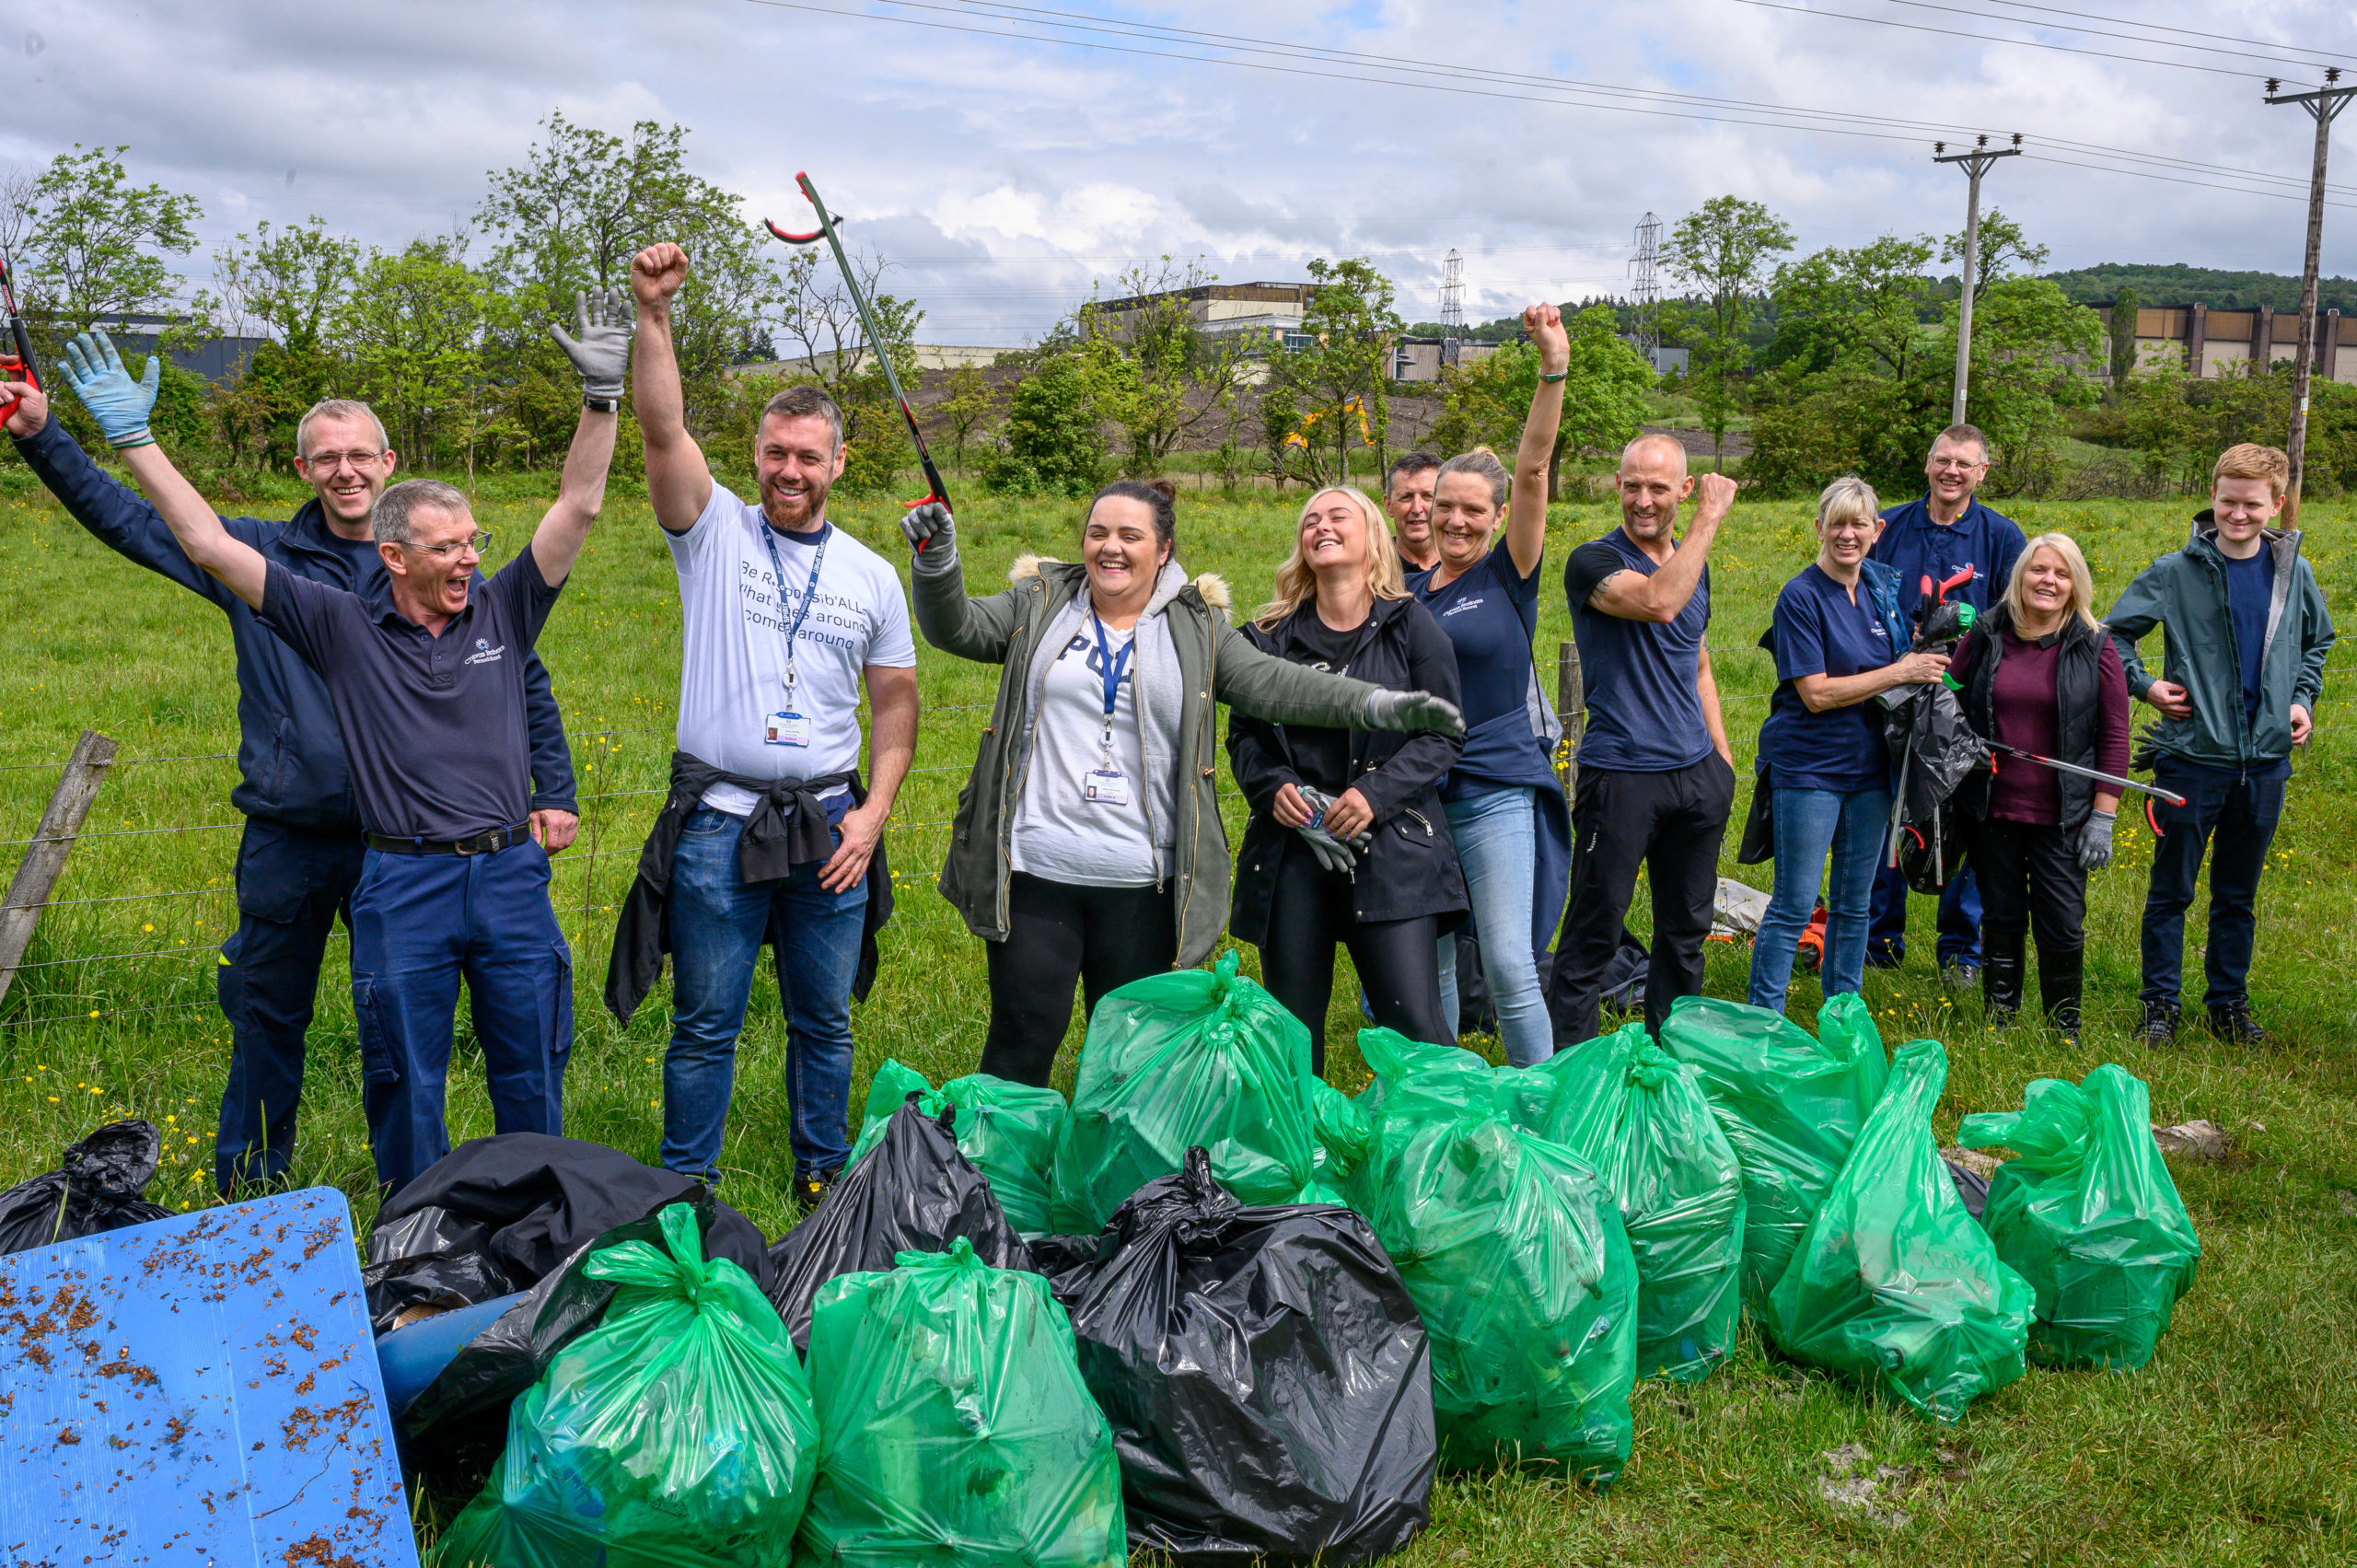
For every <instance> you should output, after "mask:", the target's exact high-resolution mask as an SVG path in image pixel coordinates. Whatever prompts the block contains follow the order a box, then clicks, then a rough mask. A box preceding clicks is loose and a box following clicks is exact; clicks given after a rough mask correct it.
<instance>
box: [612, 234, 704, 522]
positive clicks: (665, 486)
mask: <svg viewBox="0 0 2357 1568" xmlns="http://www.w3.org/2000/svg"><path fill="white" fill-rule="evenodd" d="M687 281H688V253H687V252H686V251H684V250H680V249H679V247H678V246H676V245H673V244H670V243H668V242H666V243H663V244H659V245H650V246H648V247H647V248H646V249H645V250H642V251H640V252H639V253H638V254H637V255H636V256H633V257H632V258H631V263H630V291H631V294H632V296H633V297H635V298H636V299H637V301H638V383H637V385H636V387H635V388H634V389H633V392H632V396H631V406H632V407H633V408H634V409H636V410H637V411H638V433H639V435H640V436H641V437H643V438H644V442H645V446H646V498H647V500H648V501H650V502H651V503H653V504H654V506H655V520H656V522H658V523H660V524H662V525H663V527H664V528H667V529H668V530H669V531H670V532H672V533H685V532H687V531H688V530H689V529H690V528H693V527H694V526H695V521H696V519H697V518H698V517H702V516H703V509H704V507H705V506H707V505H710V504H711V502H712V470H710V469H709V468H706V467H705V466H704V460H703V448H702V447H698V446H697V445H696V443H695V437H693V436H690V435H689V434H688V415H687V401H686V399H685V398H684V396H683V395H682V394H681V393H680V391H679V355H678V354H677V353H676V352H675V351H674V349H673V348H672V345H671V298H672V296H674V295H676V294H678V293H679V285H681V284H684V283H686V282H687Z"/></svg>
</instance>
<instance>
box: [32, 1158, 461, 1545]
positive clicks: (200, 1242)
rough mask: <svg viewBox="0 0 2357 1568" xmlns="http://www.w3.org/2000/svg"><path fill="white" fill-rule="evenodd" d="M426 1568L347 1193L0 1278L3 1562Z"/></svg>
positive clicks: (49, 1256) (141, 1234) (300, 1196)
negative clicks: (371, 1329) (404, 1489)
mask: <svg viewBox="0 0 2357 1568" xmlns="http://www.w3.org/2000/svg"><path fill="white" fill-rule="evenodd" d="M416 1562H417V1547H416V1542H415V1540H414V1539H413V1538H412V1536H411V1534H410V1524H409V1510H408V1508H407V1507H406V1505H405V1504H404V1503H403V1501H402V1498H401V1467H400V1465H399V1463H398V1461H397V1460H396V1458H395V1457H394V1454H393V1427H392V1422H391V1421H390V1419H389V1417H388V1416H387V1414H386V1412H385V1391H384V1385H383V1384H382V1382H381V1381H379V1378H378V1376H377V1355H376V1352H375V1350H374V1348H373V1346H372V1344H371V1342H370V1339H369V1333H368V1312H367V1306H366V1300H365V1298H364V1297H363V1295H362V1293H361V1286H360V1260H359V1256H358V1254H357V1252H356V1251H355V1250H354V1248H353V1244H352V1211H351V1210H350V1209H349V1208H348V1207H347V1206H346V1205H345V1203H344V1201H343V1193H341V1192H338V1191H335V1190H334V1189H332V1188H328V1187H314V1188H311V1189H309V1190H308V1191H301V1192H287V1193H282V1194H280V1195H279V1196H277V1197H274V1198H264V1199H261V1200H258V1201H257V1202H250V1203H240V1204H238V1205H237V1206H235V1207H233V1208H226V1209H204V1210H200V1211H198V1212H197V1213H195V1214H181V1215H178V1216H176V1217H174V1218H172V1219H167V1220H157V1221H155V1222H154V1223H153V1224H150V1225H134V1226H132V1227H131V1228H129V1229H127V1230H115V1231H109V1232H107V1233H106V1234H104V1235H102V1236H93V1237H84V1238H83V1239H81V1240H78V1241H64V1242H60V1243H58V1244H57V1245H56V1246H54V1247H42V1248H39V1249H35V1250H33V1251H30V1252H19V1253H17V1254H15V1255H14V1256H12V1257H6V1258H0V1563H6V1564H9V1565H10V1568H20V1565H21V1568H82V1565H83V1564H92V1565H98V1564H125V1565H128V1564H140V1565H142V1568H145V1565H147V1564H157V1565H162V1568H263V1565H265V1564H266V1565H267V1568H414V1565H415V1564H416Z"/></svg>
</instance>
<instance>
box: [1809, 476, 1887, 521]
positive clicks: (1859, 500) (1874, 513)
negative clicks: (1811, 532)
mask: <svg viewBox="0 0 2357 1568" xmlns="http://www.w3.org/2000/svg"><path fill="white" fill-rule="evenodd" d="M1860 517H1863V518H1864V519H1865V520H1867V521H1868V522H1880V521H1881V520H1882V502H1881V501H1880V500H1879V499H1878V498H1876V496H1875V487H1874V486H1873V485H1871V484H1868V483H1867V482H1865V481H1864V480H1863V479H1860V478H1859V477H1858V476H1857V475H1856V474H1853V473H1845V474H1843V475H1842V476H1841V477H1840V479H1837V480H1835V481H1834V482H1832V483H1831V484H1829V485H1827V486H1826V487H1825V488H1824V489H1823V490H1821V491H1819V492H1818V493H1817V522H1818V524H1819V525H1820V526H1821V525H1824V524H1827V523H1840V522H1849V521H1852V520H1854V519H1857V518H1860Z"/></svg>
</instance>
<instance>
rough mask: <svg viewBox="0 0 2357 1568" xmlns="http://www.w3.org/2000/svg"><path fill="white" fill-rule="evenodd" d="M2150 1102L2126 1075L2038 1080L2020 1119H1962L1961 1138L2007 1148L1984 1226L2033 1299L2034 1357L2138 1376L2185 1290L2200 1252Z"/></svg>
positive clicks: (2005, 1115) (2109, 1069)
mask: <svg viewBox="0 0 2357 1568" xmlns="http://www.w3.org/2000/svg"><path fill="white" fill-rule="evenodd" d="M2152 1114H2153V1106H2152V1097H2151V1095H2150V1094H2149V1093H2148V1092H2147V1091H2146V1089H2145V1087H2144V1085H2143V1082H2142V1080H2141V1079H2139V1078H2137V1077H2135V1076H2134V1075H2133V1074H2131V1073H2130V1072H2129V1071H2128V1070H2127V1069H2126V1068H2124V1067H2116V1066H2109V1065H2107V1066H2102V1067H2098V1068H2096V1070H2095V1071H2094V1072H2092V1073H2090V1074H2087V1076H2086V1080H2085V1082H2084V1083H2080V1084H2069V1083H2065V1082H2063V1081H2062V1080H2061V1079H2060V1078H2040V1079H2038V1080H2037V1081H2036V1082H2034V1083H2032V1084H2031V1085H2030V1086H2029V1089H2028V1092H2027V1093H2026V1094H2025V1095H2024V1096H2023V1101H2022V1109H2020V1110H2018V1111H1991V1112H1987V1113H1984V1114H1982V1115H1980V1116H1968V1117H1966V1118H1965V1119H1964V1128H1963V1131H1962V1132H1961V1133H1960V1134H1959V1135H1958V1136H1957V1139H1956V1142H1958V1143H1960V1144H1963V1145H1965V1147H1967V1148H1987V1147H1989V1146H1991V1144H2003V1145H2004V1146H2005V1147H2007V1148H2010V1149H2012V1150H2014V1152H2015V1153H2016V1155H2018V1156H2019V1157H2018V1158H2015V1159H2010V1160H2007V1161H2006V1162H2005V1163H2004V1164H2003V1165H2002V1166H2000V1167H1998V1169H1997V1174H1996V1177H1995V1178H1994V1179H1992V1180H1991V1182H1990V1183H1989V1202H1988V1206H1987V1207H1986V1208H1985V1209H1983V1210H1982V1211H1981V1215H1980V1223H1981V1225H1983V1226H1984V1227H1986V1228H1987V1230H1988V1232H1989V1237H1990V1239H1991V1241H1994V1242H1995V1243H1996V1244H1997V1256H1998V1257H2000V1258H2002V1259H2003V1260H2005V1261H2006V1262H2007V1263H2008V1264H2010V1265H2012V1266H2013V1267H2014V1268H2015V1269H2017V1270H2019V1271H2020V1272H2021V1273H2022V1276H2023V1277H2024V1278H2025V1279H2026V1280H2028V1281H2029V1283H2030V1288H2031V1289H2033V1290H2035V1291H2036V1292H2037V1293H2038V1321H2037V1322H2036V1323H2034V1324H2033V1325H2031V1327H2030V1331H2029V1355H2030V1359H2031V1360H2032V1361H2036V1362H2038V1363H2040V1364H2042V1365H2051V1366H2114V1367H2130V1368H2132V1367H2138V1366H2142V1365H2144V1364H2145V1363H2146V1362H2148V1361H2150V1360H2152V1359H2153V1349H2154V1346H2155V1345H2157V1344H2158V1343H2159V1342H2160V1338H2161V1336H2162V1335H2163V1334H2165V1333H2166V1332H2168V1327H2169V1317H2170V1314H2171V1313H2172V1312H2174V1311H2175V1310H2176V1307H2177V1297H2179V1296H2181V1295H2184V1294H2185V1293H2186V1292H2187V1291H2188V1290H2189V1289H2191V1288H2192V1285H2193V1273H2194V1269H2195V1267H2196V1266H2197V1265H2198V1264H2199V1263H2200V1260H2201V1243H2200V1240H2199V1239H2198V1238H2196V1237H2195V1236H2194V1234H2193V1219H2192V1216H2191V1215H2189V1214H2187V1213H2186V1212H2185V1203H2184V1201H2183V1200H2182V1199H2180V1198H2179V1197H2178V1196H2177V1183H2176V1182H2175V1181H2173V1180H2171V1179H2169V1170H2168V1167H2167V1166H2166V1165H2165V1163H2163V1161H2162V1159H2161V1155H2160V1150H2159V1149H2158V1148H2156V1147H2155V1146H2154V1143H2153V1126H2152Z"/></svg>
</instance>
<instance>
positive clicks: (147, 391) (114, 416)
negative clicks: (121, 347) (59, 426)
mask: <svg viewBox="0 0 2357 1568" xmlns="http://www.w3.org/2000/svg"><path fill="white" fill-rule="evenodd" d="M58 369H60V370H62V371H64V373H65V382H66V385H68V386H70V387H72V388H73V389H74V395H75V397H77V398H80V399H81V400H82V406H83V407H84V408H86V409H88V410H89V411H90V417H91V418H93V419H95V420H97V421H98V422H99V435H101V436H105V437H106V438H107V440H108V442H109V443H110V445H112V446H113V447H115V448H116V450H118V451H120V450H121V449H122V448H123V447H152V446H154V445H155V444H156V437H155V436H154V434H153V433H151V432H150V431H149V430H148V428H147V415H148V413H149V412H150V411H151V410H153V409H154V408H155V406H156V389H157V386H158V385H159V384H160V383H161V381H162V378H163V374H164V366H163V361H161V360H159V359H157V357H156V356H155V355H154V354H149V355H148V356H147V373H146V374H145V376H143V377H140V378H139V379H138V380H136V381H134V380H133V379H132V378H131V372H129V371H128V370H125V369H124V368H123V367H122V355H121V354H117V353H116V352H115V351H114V342H113V340H112V339H110V338H109V337H108V336H107V335H106V333H105V332H104V331H96V332H76V333H75V335H74V341H73V342H72V343H67V344H66V345H65V359H64V363H62V364H61V365H59V366H58Z"/></svg>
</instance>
